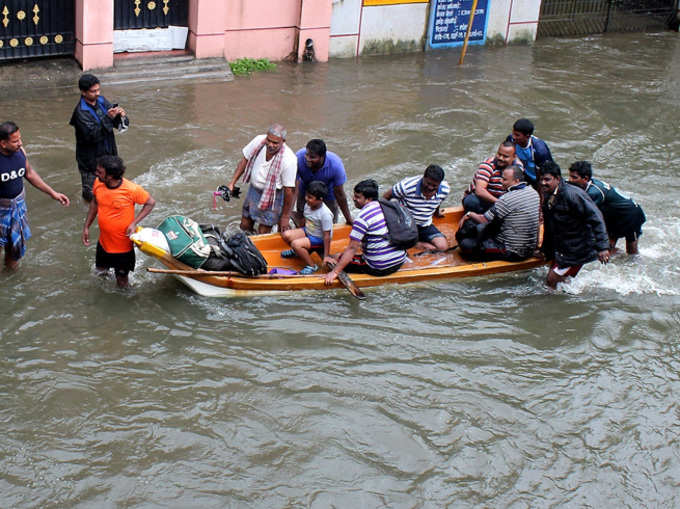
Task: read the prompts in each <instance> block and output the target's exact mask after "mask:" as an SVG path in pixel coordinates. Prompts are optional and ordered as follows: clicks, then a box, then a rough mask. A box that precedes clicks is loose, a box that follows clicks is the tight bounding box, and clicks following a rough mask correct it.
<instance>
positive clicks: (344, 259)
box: [323, 239, 361, 285]
mask: <svg viewBox="0 0 680 509" xmlns="http://www.w3.org/2000/svg"><path fill="white" fill-rule="evenodd" d="M360 248H361V242H359V241H358V240H354V239H349V246H347V247H346V248H345V250H344V251H343V252H342V255H340V259H339V260H338V263H337V264H336V265H335V267H333V270H331V271H330V272H329V273H327V274H324V276H323V279H324V282H325V284H327V285H330V284H331V283H333V281H335V279H336V278H337V277H338V273H340V271H342V270H343V269H344V268H345V267H347V265H349V262H351V261H352V258H354V255H355V254H356V253H357V251H359V249H360Z"/></svg>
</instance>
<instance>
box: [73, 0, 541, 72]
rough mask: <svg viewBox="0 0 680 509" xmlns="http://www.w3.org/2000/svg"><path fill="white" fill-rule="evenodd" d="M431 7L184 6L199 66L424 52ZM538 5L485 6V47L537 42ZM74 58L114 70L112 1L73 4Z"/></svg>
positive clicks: (350, 0) (312, 1)
mask: <svg viewBox="0 0 680 509" xmlns="http://www.w3.org/2000/svg"><path fill="white" fill-rule="evenodd" d="M432 2H433V0H189V23H188V24H189V37H188V43H187V46H188V49H189V50H190V51H191V52H193V53H194V54H195V55H196V57H197V58H207V57H221V56H223V57H225V58H226V59H228V60H234V59H237V58H241V57H250V58H269V59H270V60H281V59H283V58H286V57H290V56H293V57H295V56H296V55H295V53H293V51H294V50H297V56H298V57H299V56H300V55H301V54H302V51H303V49H304V41H305V40H306V39H307V38H311V39H313V40H314V46H315V50H316V58H317V60H319V61H325V60H327V59H328V57H329V56H332V57H353V56H359V55H371V54H387V53H404V52H412V51H422V50H423V49H424V47H425V37H426V35H427V28H428V24H429V19H428V16H429V6H430V3H432ZM540 5H541V0H489V5H488V24H487V41H488V42H499V43H504V44H507V43H511V42H514V41H520V40H521V41H533V40H535V38H536V31H537V27H538V15H539V10H540ZM76 58H77V60H78V61H79V62H80V63H81V65H82V66H83V69H93V68H99V67H110V66H111V65H113V0H76Z"/></svg>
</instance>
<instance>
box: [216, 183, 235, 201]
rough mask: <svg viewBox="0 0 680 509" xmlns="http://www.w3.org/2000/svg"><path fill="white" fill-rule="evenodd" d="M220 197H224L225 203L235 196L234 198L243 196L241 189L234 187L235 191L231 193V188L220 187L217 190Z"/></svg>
mask: <svg viewBox="0 0 680 509" xmlns="http://www.w3.org/2000/svg"><path fill="white" fill-rule="evenodd" d="M216 194H218V195H219V196H221V197H222V199H223V200H224V201H229V200H230V199H231V197H232V196H233V197H234V198H240V196H241V188H240V187H236V186H234V190H233V191H229V188H228V187H227V186H219V187H218V188H217V192H216Z"/></svg>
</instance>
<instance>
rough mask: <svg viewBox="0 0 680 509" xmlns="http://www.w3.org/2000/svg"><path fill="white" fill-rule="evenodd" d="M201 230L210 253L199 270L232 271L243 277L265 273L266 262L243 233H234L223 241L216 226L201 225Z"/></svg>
mask: <svg viewBox="0 0 680 509" xmlns="http://www.w3.org/2000/svg"><path fill="white" fill-rule="evenodd" d="M201 230H202V231H203V235H204V236H205V238H206V240H207V241H208V244H210V248H211V251H212V252H211V254H210V257H209V258H208V260H207V261H206V262H205V263H204V264H203V266H202V267H201V268H203V269H205V270H219V271H226V270H233V271H236V272H240V273H241V274H243V275H244V276H257V275H259V274H264V273H266V272H267V260H265V259H264V256H262V253H260V251H259V250H258V249H257V248H256V247H255V244H253V241H252V240H250V238H249V237H248V236H247V235H246V234H245V233H243V232H239V233H235V234H234V235H232V236H231V237H229V238H226V239H225V235H224V234H223V233H220V230H219V228H218V227H216V226H213V225H201Z"/></svg>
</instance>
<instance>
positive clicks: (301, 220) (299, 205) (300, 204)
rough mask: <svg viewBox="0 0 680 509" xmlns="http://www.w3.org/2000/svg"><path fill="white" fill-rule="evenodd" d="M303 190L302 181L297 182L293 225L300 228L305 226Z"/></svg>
mask: <svg viewBox="0 0 680 509" xmlns="http://www.w3.org/2000/svg"><path fill="white" fill-rule="evenodd" d="M304 212H305V188H304V184H303V183H302V180H298V181H297V197H296V205H295V225H296V226H297V227H298V228H302V227H303V226H304V225H305V214H304Z"/></svg>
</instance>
